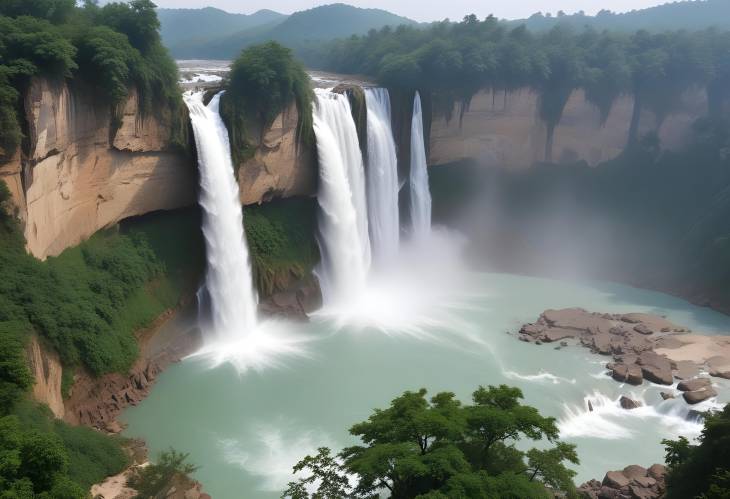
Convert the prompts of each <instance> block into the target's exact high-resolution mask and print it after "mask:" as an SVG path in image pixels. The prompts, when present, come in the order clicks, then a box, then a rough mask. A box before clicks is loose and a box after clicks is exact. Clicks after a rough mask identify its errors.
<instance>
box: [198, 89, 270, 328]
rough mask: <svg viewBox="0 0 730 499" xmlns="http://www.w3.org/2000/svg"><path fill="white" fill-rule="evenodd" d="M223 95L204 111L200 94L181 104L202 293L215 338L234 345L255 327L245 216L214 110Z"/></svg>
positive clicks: (223, 133) (223, 131)
mask: <svg viewBox="0 0 730 499" xmlns="http://www.w3.org/2000/svg"><path fill="white" fill-rule="evenodd" d="M221 94H222V92H221V93H219V94H217V95H216V96H215V97H213V100H211V101H210V104H208V106H207V107H206V106H205V105H204V104H203V93H202V92H200V93H196V94H187V95H186V96H185V103H186V104H187V106H188V109H189V110H190V121H191V122H192V125H193V132H194V133H195V145H196V146H197V150H198V168H199V170H200V196H199V200H198V201H199V203H200V206H201V208H202V209H203V235H204V236H205V249H206V255H207V260H208V261H207V270H206V276H205V289H206V293H205V294H206V297H207V302H208V304H209V306H210V320H211V322H212V327H213V330H214V332H215V338H213V339H215V340H223V341H236V340H240V339H244V338H246V337H248V336H249V335H250V334H252V333H253V332H254V331H255V329H256V325H257V318H256V301H257V298H256V293H255V291H254V289H253V286H252V282H253V280H252V277H251V266H250V263H249V256H248V247H247V246H246V239H245V235H244V231H243V215H242V209H241V201H240V197H239V192H238V183H237V182H236V178H235V176H234V171H233V161H232V160H231V150H230V145H229V142H228V131H227V130H226V126H225V125H224V124H223V120H222V119H221V117H220V114H219V112H218V107H219V104H220V97H221Z"/></svg>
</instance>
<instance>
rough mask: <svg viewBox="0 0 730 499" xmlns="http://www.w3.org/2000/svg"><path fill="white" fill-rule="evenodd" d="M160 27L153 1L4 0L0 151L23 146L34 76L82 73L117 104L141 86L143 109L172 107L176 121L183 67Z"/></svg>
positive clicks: (1, 14) (1, 5) (0, 6)
mask: <svg viewBox="0 0 730 499" xmlns="http://www.w3.org/2000/svg"><path fill="white" fill-rule="evenodd" d="M158 29H159V21H158V20H157V14H156V12H155V5H154V4H153V3H152V2H151V1H149V0H133V1H131V2H128V3H126V2H125V3H122V2H112V3H108V4H106V5H104V6H103V7H99V6H98V5H97V4H96V2H95V1H92V0H87V1H86V2H85V3H84V6H83V7H76V5H75V2H74V1H73V0H6V1H3V2H0V149H2V152H1V155H2V156H4V157H9V156H11V155H12V154H13V153H14V151H15V149H16V148H17V147H18V145H19V144H20V140H21V138H22V132H21V127H20V124H19V118H18V116H20V115H21V113H20V103H19V102H18V95H19V93H20V92H22V90H23V89H24V88H25V86H26V85H27V83H28V79H29V78H30V77H32V76H45V77H49V78H56V79H61V78H79V79H81V80H83V81H85V82H86V83H89V84H91V85H90V88H91V89H93V91H95V92H98V95H97V97H99V98H101V99H104V100H105V101H106V102H108V103H109V104H110V106H111V107H112V109H116V107H117V106H119V105H120V104H122V103H123V102H124V100H125V99H126V97H127V93H128V90H129V88H130V87H132V86H135V87H136V88H137V89H138V91H139V95H140V107H141V110H142V112H148V111H151V110H152V109H153V106H152V103H153V102H154V103H158V105H159V107H160V108H164V107H169V108H170V109H171V111H172V115H171V116H172V119H173V125H174V126H178V124H176V123H174V121H175V120H177V119H178V116H177V111H178V110H179V109H181V108H182V100H181V97H180V92H179V91H178V86H177V67H176V65H175V62H174V61H173V60H172V58H171V57H170V56H169V54H168V53H167V51H166V49H165V48H164V47H163V46H162V43H161V42H160V37H159V33H158ZM160 103H164V104H160ZM172 140H174V137H173V138H172ZM0 159H1V158H0Z"/></svg>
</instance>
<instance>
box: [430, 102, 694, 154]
mask: <svg viewBox="0 0 730 499" xmlns="http://www.w3.org/2000/svg"><path fill="white" fill-rule="evenodd" d="M706 110H707V96H706V94H705V92H704V91H699V90H697V91H692V92H687V93H686V94H685V95H684V96H683V97H682V101H681V102H680V103H678V106H677V109H676V110H675V112H674V113H673V114H670V115H669V116H668V117H667V118H666V119H665V120H664V121H663V123H662V124H661V127H660V128H659V138H660V140H661V146H662V147H663V148H664V149H669V150H673V149H677V148H679V147H681V146H682V145H683V144H684V141H685V140H686V138H687V137H688V136H689V130H690V127H691V125H692V123H693V122H694V121H695V120H696V119H697V118H699V117H701V116H703V115H704V114H705V112H706ZM632 111H633V98H632V97H631V96H624V97H621V98H619V99H618V100H617V101H616V103H615V104H614V106H613V109H612V110H611V114H610V115H609V117H608V119H607V121H606V123H605V124H603V125H601V123H600V119H599V112H598V110H597V109H596V107H595V106H593V105H592V104H590V103H589V102H587V101H586V99H585V96H584V93H583V91H582V90H578V91H575V92H573V94H572V95H571V97H570V100H569V101H568V104H567V105H566V108H565V112H564V113H563V118H562V119H561V121H560V124H559V125H558V127H557V128H556V131H555V144H554V147H553V158H554V160H555V161H559V162H566V161H576V160H584V161H586V162H587V163H588V164H590V165H596V164H598V163H600V162H602V161H606V160H609V159H613V158H614V157H616V156H617V155H618V154H619V153H620V152H621V151H622V150H623V149H624V147H625V146H626V141H627V137H628V130H629V124H630V122H631V114H632ZM459 115H460V108H459V104H456V105H455V109H454V113H453V116H452V118H451V119H450V120H447V119H446V118H445V117H443V116H434V117H433V122H432V125H431V135H430V141H431V143H430V157H429V164H431V165H442V164H447V163H451V162H455V161H462V160H467V159H472V160H477V161H478V162H479V163H480V164H484V165H488V166H499V167H512V168H523V167H529V166H531V165H532V164H534V163H535V162H537V161H542V160H544V158H545V139H546V127H545V124H544V123H543V122H542V120H540V118H539V116H538V95H537V94H536V93H535V92H533V91H531V90H529V89H522V90H519V91H516V92H511V93H507V94H506V95H505V94H504V92H501V91H498V92H496V94H495V93H493V92H491V91H482V92H479V93H478V94H477V95H476V96H474V98H473V99H472V102H471V105H470V106H469V109H468V110H466V111H465V112H464V114H463V119H462V120H461V123H460V119H459ZM656 129H657V119H656V117H655V116H654V114H653V113H652V112H650V111H644V112H643V113H642V115H641V127H640V133H641V134H644V133H647V132H650V131H655V130H656Z"/></svg>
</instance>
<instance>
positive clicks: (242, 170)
mask: <svg viewBox="0 0 730 499" xmlns="http://www.w3.org/2000/svg"><path fill="white" fill-rule="evenodd" d="M298 120H299V112H298V111H297V106H296V104H295V103H292V104H291V105H290V106H289V107H288V108H287V109H285V110H284V111H283V112H281V113H280V114H279V115H278V116H277V117H276V118H275V119H274V121H273V122H272V124H271V125H270V126H269V127H268V128H267V129H266V130H264V131H263V133H262V134H261V141H260V143H259V144H258V146H257V147H256V151H255V153H254V155H253V157H252V158H250V159H247V160H245V161H244V162H243V163H242V164H240V165H239V168H238V185H239V190H240V192H241V202H242V203H243V204H255V203H262V202H266V201H269V200H271V199H274V198H283V197H293V196H314V195H315V194H316V192H317V191H316V190H317V164H316V158H315V156H314V154H313V150H312V148H311V147H310V146H308V145H307V144H304V143H302V142H301V141H298V138H297V123H298ZM250 135H251V136H256V135H257V134H250Z"/></svg>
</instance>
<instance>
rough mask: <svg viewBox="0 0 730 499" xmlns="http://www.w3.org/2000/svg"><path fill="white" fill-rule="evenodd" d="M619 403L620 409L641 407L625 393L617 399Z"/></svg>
mask: <svg viewBox="0 0 730 499" xmlns="http://www.w3.org/2000/svg"><path fill="white" fill-rule="evenodd" d="M619 404H620V405H621V408H622V409H627V410H631V409H636V408H637V407H641V403H640V402H637V401H636V400H634V399H630V398H629V397H626V396H625V395H621V398H620V399H619ZM639 467H640V466H639ZM642 469H643V468H642ZM625 471H626V470H624V474H625ZM627 476H628V475H627Z"/></svg>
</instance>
